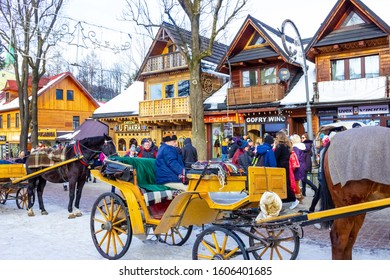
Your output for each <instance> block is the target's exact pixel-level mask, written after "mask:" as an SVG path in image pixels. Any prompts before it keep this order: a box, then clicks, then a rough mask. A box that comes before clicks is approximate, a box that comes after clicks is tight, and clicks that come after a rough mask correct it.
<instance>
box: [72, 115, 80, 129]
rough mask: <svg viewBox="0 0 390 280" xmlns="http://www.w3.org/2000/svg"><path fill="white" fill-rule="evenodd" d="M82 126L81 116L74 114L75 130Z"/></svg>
mask: <svg viewBox="0 0 390 280" xmlns="http://www.w3.org/2000/svg"><path fill="white" fill-rule="evenodd" d="M79 126H80V117H79V116H73V130H76V129H77V128H78V127H79Z"/></svg>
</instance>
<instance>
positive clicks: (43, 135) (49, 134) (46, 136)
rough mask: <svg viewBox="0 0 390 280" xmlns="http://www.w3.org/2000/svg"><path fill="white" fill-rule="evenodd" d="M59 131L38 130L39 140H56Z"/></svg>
mask: <svg viewBox="0 0 390 280" xmlns="http://www.w3.org/2000/svg"><path fill="white" fill-rule="evenodd" d="M56 137H57V130H55V129H38V140H55V139H56Z"/></svg>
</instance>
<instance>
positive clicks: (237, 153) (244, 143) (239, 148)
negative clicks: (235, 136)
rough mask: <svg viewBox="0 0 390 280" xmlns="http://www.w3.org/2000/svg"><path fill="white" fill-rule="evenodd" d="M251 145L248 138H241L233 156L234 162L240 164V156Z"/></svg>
mask: <svg viewBox="0 0 390 280" xmlns="http://www.w3.org/2000/svg"><path fill="white" fill-rule="evenodd" d="M247 146H249V145H248V142H247V141H246V140H240V141H238V143H237V150H236V151H235V153H234V155H233V157H232V163H233V164H236V165H238V157H239V156H240V155H242V154H243V153H245V147H247Z"/></svg>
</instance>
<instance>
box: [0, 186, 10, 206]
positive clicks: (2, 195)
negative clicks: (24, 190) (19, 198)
mask: <svg viewBox="0 0 390 280" xmlns="http://www.w3.org/2000/svg"><path fill="white" fill-rule="evenodd" d="M7 198H8V192H7V189H0V203H1V204H5V202H6V201H7Z"/></svg>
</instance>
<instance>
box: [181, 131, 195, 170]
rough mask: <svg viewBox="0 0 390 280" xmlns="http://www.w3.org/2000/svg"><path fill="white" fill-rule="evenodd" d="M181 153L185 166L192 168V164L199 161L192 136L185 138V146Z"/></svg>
mask: <svg viewBox="0 0 390 280" xmlns="http://www.w3.org/2000/svg"><path fill="white" fill-rule="evenodd" d="M181 155H182V157H183V163H184V166H185V168H188V169H191V165H192V164H194V163H195V162H197V161H198V151H197V150H196V148H195V147H194V146H193V145H192V141H191V138H186V139H185V140H184V147H183V149H182V150H181Z"/></svg>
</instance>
